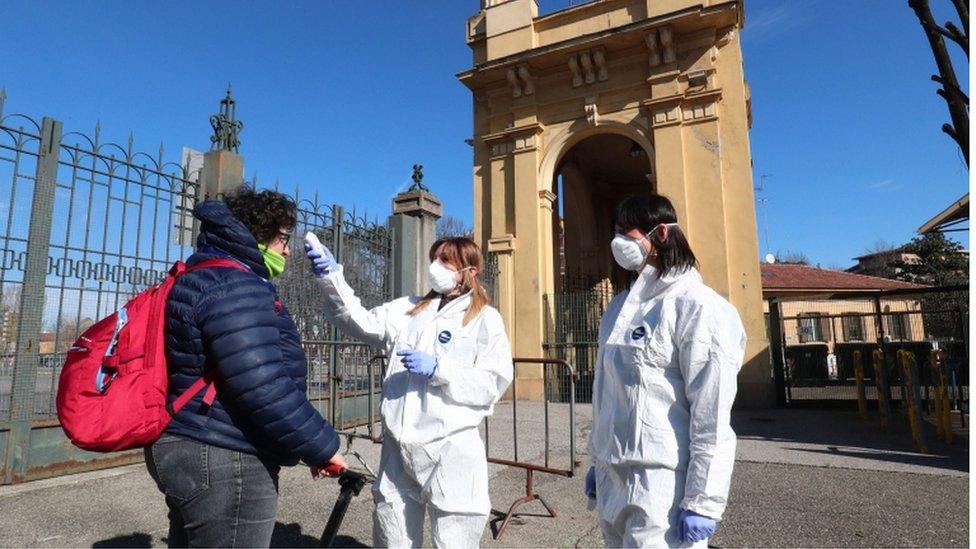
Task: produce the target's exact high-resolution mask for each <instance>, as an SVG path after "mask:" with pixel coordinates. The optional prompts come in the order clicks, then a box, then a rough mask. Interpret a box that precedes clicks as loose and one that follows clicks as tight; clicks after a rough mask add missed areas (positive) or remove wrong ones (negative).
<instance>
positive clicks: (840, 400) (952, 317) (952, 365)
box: [766, 286, 969, 409]
mask: <svg viewBox="0 0 976 549" xmlns="http://www.w3.org/2000/svg"><path fill="white" fill-rule="evenodd" d="M968 303H969V291H968V287H965V286H964V287H952V288H931V289H924V290H913V291H887V292H882V293H875V294H848V295H837V296H833V297H830V298H801V297H796V298H791V299H789V300H785V299H773V300H769V301H767V310H768V312H767V315H766V320H767V328H768V332H769V339H770V352H771V354H772V361H773V364H774V374H775V377H776V380H777V385H778V391H779V396H780V402H781V403H783V404H803V403H807V404H810V403H812V404H817V405H825V404H830V403H833V404H843V405H850V406H854V405H856V402H857V391H856V387H855V377H856V376H855V359H856V357H857V358H860V360H861V367H862V368H863V370H864V376H865V382H866V386H867V390H866V393H867V398H868V399H869V400H875V401H876V400H877V398H878V393H877V389H876V387H875V383H874V382H875V379H874V378H875V374H874V369H873V365H872V356H873V352H874V350H876V349H880V350H881V351H882V353H883V364H884V366H883V367H884V372H883V373H881V372H879V373H881V374H882V375H886V376H887V384H888V385H889V391H890V392H891V394H890V399H891V400H892V401H894V402H896V403H897V402H899V401H900V400H901V399H902V397H903V395H901V393H900V391H899V390H898V389H897V388H898V387H899V386H900V385H901V384H902V375H903V374H902V368H901V367H900V365H899V363H898V360H897V353H898V351H901V350H904V351H909V352H910V353H912V354H913V355H914V357H915V360H916V362H917V363H918V364H923V365H924V364H928V363H929V361H930V358H931V355H932V353H933V352H935V351H937V350H940V351H942V356H943V357H944V364H945V366H946V369H947V375H948V376H949V383H950V393H951V397H950V398H951V401H952V402H953V403H954V406H955V407H956V408H957V409H959V408H963V407H968V400H969V337H968V335H969V334H968V325H969V310H968ZM920 374H921V375H920V380H919V381H920V384H921V387H922V392H923V399H924V400H926V401H927V400H928V398H929V395H932V394H934V388H933V387H934V386H935V384H936V381H935V379H934V377H933V375H932V370H931V369H930V368H922V370H921V371H920Z"/></svg>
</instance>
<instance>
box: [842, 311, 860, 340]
mask: <svg viewBox="0 0 976 549" xmlns="http://www.w3.org/2000/svg"><path fill="white" fill-rule="evenodd" d="M840 324H841V328H842V329H843V330H844V341H864V319H863V318H861V317H860V316H859V315H854V314H847V315H844V316H842V317H841V319H840Z"/></svg>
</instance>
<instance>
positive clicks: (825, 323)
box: [797, 313, 830, 343]
mask: <svg viewBox="0 0 976 549" xmlns="http://www.w3.org/2000/svg"><path fill="white" fill-rule="evenodd" d="M797 330H798V331H799V334H797V335H798V336H799V337H800V343H810V342H812V341H828V340H829V339H830V318H828V317H827V316H826V315H825V314H823V313H801V314H800V318H799V319H798V321H797Z"/></svg>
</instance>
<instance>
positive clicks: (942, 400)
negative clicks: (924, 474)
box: [929, 351, 952, 444]
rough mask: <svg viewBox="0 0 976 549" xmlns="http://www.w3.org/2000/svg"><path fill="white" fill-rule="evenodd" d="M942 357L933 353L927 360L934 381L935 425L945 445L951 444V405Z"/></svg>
mask: <svg viewBox="0 0 976 549" xmlns="http://www.w3.org/2000/svg"><path fill="white" fill-rule="evenodd" d="M943 356H944V354H943V352H942V351H933V352H932V355H931V358H930V359H929V363H930V364H931V366H932V371H933V374H934V379H935V381H936V386H935V389H934V393H935V424H936V427H937V428H938V433H939V438H940V439H942V440H944V441H946V444H952V405H951V403H950V402H949V379H948V376H946V375H945V363H944V362H943Z"/></svg>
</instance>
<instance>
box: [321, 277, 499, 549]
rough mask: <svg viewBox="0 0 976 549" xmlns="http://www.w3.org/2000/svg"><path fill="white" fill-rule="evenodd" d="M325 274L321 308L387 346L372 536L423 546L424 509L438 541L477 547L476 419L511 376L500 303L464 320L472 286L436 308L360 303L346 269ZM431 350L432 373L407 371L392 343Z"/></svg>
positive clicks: (479, 479)
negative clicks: (414, 311) (434, 363)
mask: <svg viewBox="0 0 976 549" xmlns="http://www.w3.org/2000/svg"><path fill="white" fill-rule="evenodd" d="M319 280H321V284H322V287H323V288H324V289H325V310H326V315H327V317H328V319H329V321H330V322H331V323H333V325H335V326H336V327H338V328H339V329H340V330H341V331H343V332H344V333H345V334H347V335H349V336H351V337H354V338H356V339H359V340H361V341H363V342H365V343H367V344H369V345H370V346H373V347H377V348H380V349H382V350H383V351H385V352H386V355H387V356H388V357H391V359H390V360H389V361H388V365H387V370H386V375H385V377H384V380H383V396H382V400H381V404H380V413H381V416H382V418H383V446H382V450H381V454H380V466H379V470H378V471H377V479H376V482H375V483H374V484H373V500H374V502H375V505H376V509H375V513H374V515H373V544H374V545H375V546H381V547H420V546H421V544H422V542H423V530H424V510H425V509H426V510H427V511H428V512H429V513H430V518H431V533H432V534H433V538H434V543H435V544H436V545H437V546H438V547H477V546H478V545H479V543H480V540H481V535H482V533H483V532H484V529H485V524H486V523H487V521H488V514H489V512H490V511H491V502H490V501H489V499H488V463H487V460H486V458H485V445H484V442H482V440H481V435H480V434H479V433H478V426H479V424H480V423H481V422H482V420H483V419H484V418H485V416H488V415H490V414H491V413H492V409H493V406H494V404H495V403H496V402H497V401H498V399H499V398H501V396H502V394H504V392H505V390H506V389H507V388H508V386H509V384H510V383H511V382H512V375H513V366H512V352H511V348H510V346H509V342H508V336H507V335H506V333H505V326H504V324H503V323H502V318H501V315H500V314H499V313H498V311H497V310H495V309H494V308H492V307H490V306H486V307H485V308H484V309H483V310H482V312H481V313H480V314H479V315H478V316H477V317H475V318H474V319H473V320H471V321H470V322H469V323H468V324H467V325H466V326H462V321H463V318H464V314H465V312H467V310H468V306H469V305H470V303H471V295H470V294H466V295H462V296H459V297H457V298H454V299H453V300H452V301H451V302H449V303H447V304H446V305H445V306H444V307H443V308H442V309H440V310H438V309H439V308H440V301H441V300H440V299H439V298H435V299H434V300H432V301H431V302H430V303H429V304H428V305H427V307H426V308H424V309H423V310H422V311H421V312H419V313H417V314H416V315H415V316H412V317H411V316H408V315H407V312H408V311H410V310H411V309H413V308H414V305H416V303H417V302H418V301H420V298H417V297H413V298H401V299H397V300H395V301H391V302H389V303H386V304H383V305H380V306H378V307H376V308H374V309H372V310H367V309H366V308H364V307H363V306H362V305H361V304H360V301H359V298H357V297H356V296H355V295H354V294H353V291H352V288H350V287H349V285H348V284H347V283H346V280H345V278H344V277H343V275H342V269H341V268H340V269H338V270H337V272H334V273H332V274H330V275H328V276H326V277H325V278H322V279H319ZM403 349H416V350H420V351H422V352H425V353H428V354H431V355H434V356H435V357H437V368H436V370H435V371H434V374H433V377H432V378H431V379H426V378H425V377H423V376H420V375H416V374H412V373H410V372H408V371H407V370H406V369H405V368H404V367H403V364H402V363H401V362H400V360H399V357H397V355H396V353H397V352H398V351H400V350H403Z"/></svg>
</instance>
